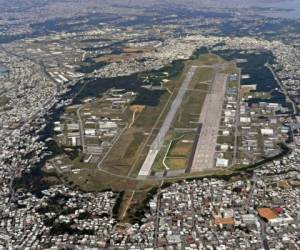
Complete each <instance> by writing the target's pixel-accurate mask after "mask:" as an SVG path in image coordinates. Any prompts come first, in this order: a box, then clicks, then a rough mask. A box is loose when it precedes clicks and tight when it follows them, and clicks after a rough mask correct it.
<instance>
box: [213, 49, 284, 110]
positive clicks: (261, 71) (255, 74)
mask: <svg viewBox="0 0 300 250" xmlns="http://www.w3.org/2000/svg"><path fill="white" fill-rule="evenodd" d="M217 54H218V55H220V56H221V57H223V58H225V59H227V60H233V59H246V60H247V62H246V63H240V64H238V66H239V67H240V68H241V69H242V74H243V75H246V74H248V75H250V78H249V79H242V81H241V84H242V85H243V84H256V85H257V91H258V92H270V93H271V96H272V97H271V98H270V99H260V98H256V99H251V100H250V101H249V104H252V103H259V102H268V103H279V104H281V105H282V106H283V107H289V106H290V104H289V103H287V102H286V98H285V96H284V94H282V93H281V91H280V86H279V85H278V83H277V81H276V80H275V79H274V77H273V74H272V73H271V71H270V70H269V69H268V68H267V67H265V63H267V62H268V63H271V64H272V63H273V61H274V57H273V55H272V54H271V53H270V52H266V51H262V52H260V53H251V54H248V53H247V54H246V53H243V52H242V51H235V50H225V51H218V52H217Z"/></svg>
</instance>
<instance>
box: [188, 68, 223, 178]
mask: <svg viewBox="0 0 300 250" xmlns="http://www.w3.org/2000/svg"><path fill="white" fill-rule="evenodd" d="M227 78H228V75H227V74H222V73H217V74H216V76H215V79H214V82H213V84H212V88H211V92H210V93H209V94H207V95H206V97H205V101H204V104H203V107H202V110H201V114H200V117H199V123H201V124H202V129H201V133H200V136H199V140H198V144H197V148H196V152H195V155H194V160H193V164H192V172H199V171H203V170H207V169H212V168H214V167H215V150H216V145H217V137H218V130H219V125H220V120H221V116H222V108H223V103H224V96H225V90H226V82H227Z"/></svg>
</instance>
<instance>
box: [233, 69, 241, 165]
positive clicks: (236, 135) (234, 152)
mask: <svg viewBox="0 0 300 250" xmlns="http://www.w3.org/2000/svg"><path fill="white" fill-rule="evenodd" d="M241 75H242V72H241V69H239V82H238V92H237V103H236V115H235V130H234V149H233V164H236V158H237V149H238V131H239V125H240V101H241V96H240V84H241Z"/></svg>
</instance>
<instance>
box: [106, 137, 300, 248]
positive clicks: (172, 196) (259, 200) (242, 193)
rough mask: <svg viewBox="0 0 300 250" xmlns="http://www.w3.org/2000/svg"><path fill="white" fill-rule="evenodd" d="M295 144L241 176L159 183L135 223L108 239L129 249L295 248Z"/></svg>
mask: <svg viewBox="0 0 300 250" xmlns="http://www.w3.org/2000/svg"><path fill="white" fill-rule="evenodd" d="M296 138H297V139H298V140H299V138H300V137H299V136H297V137H296ZM299 146H300V145H299V144H298V146H297V147H296V148H295V149H294V151H293V152H292V153H291V154H289V155H286V156H284V157H283V158H282V159H280V160H275V161H273V162H271V163H268V164H266V165H265V166H262V167H259V168H257V169H255V170H254V171H253V173H251V174H249V176H247V177H246V178H244V177H241V178H233V180H231V181H230V182H228V181H225V180H222V179H207V178H204V179H202V180H193V181H188V182H187V181H185V182H183V183H180V184H173V185H171V186H170V187H167V188H162V189H161V190H159V192H158V194H157V195H156V196H155V197H154V198H153V199H152V200H151V201H150V202H149V212H148V213H146V220H145V221H144V223H143V224H142V225H141V226H140V229H139V230H137V228H136V225H133V226H132V227H130V228H126V229H124V230H123V238H122V240H120V239H119V238H120V237H121V235H122V234H120V235H119V236H118V238H117V239H118V241H116V240H114V235H112V239H111V242H113V243H114V244H115V245H117V246H119V247H124V248H129V249H146V248H147V249H149V248H148V247H149V246H151V244H152V248H151V249H153V246H154V247H156V249H164V248H165V247H170V248H172V249H263V248H265V247H268V248H269V249H283V248H293V249H297V248H299V247H300V241H299V239H300V238H299V236H300V235H299V232H300V230H299V227H300V224H299V218H300V213H299V204H298V200H299V198H300V189H299V183H300V172H299V171H300V169H299V161H300V147H299ZM141 231H142V234H141ZM278 239H281V240H280V241H278ZM138 247H140V248H138Z"/></svg>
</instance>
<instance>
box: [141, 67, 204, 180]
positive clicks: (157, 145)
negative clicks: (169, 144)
mask: <svg viewBox="0 0 300 250" xmlns="http://www.w3.org/2000/svg"><path fill="white" fill-rule="evenodd" d="M197 68H198V67H197V66H192V67H191V68H190V70H189V72H188V73H187V75H186V77H185V79H184V81H183V83H182V85H181V87H180V89H179V91H178V93H177V96H176V98H175V99H174V101H173V103H172V105H171V108H170V110H169V112H168V114H167V116H166V118H165V120H164V122H163V124H162V126H161V128H160V130H159V132H158V134H157V136H156V138H155V139H154V141H153V143H152V144H151V146H150V150H149V152H148V155H147V157H146V159H145V161H144V163H143V165H142V168H141V170H140V172H139V176H148V175H149V174H150V172H151V168H152V165H153V163H154V161H155V158H156V156H157V154H158V152H159V151H160V149H161V148H162V146H163V143H164V138H165V136H166V135H167V133H168V131H169V129H170V127H171V124H172V121H173V120H174V118H175V115H176V113H177V111H178V109H179V107H180V106H181V104H182V99H183V97H184V95H185V93H186V91H187V90H188V87H189V84H190V82H191V81H192V78H193V76H194V74H195V72H196V69H197Z"/></svg>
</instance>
